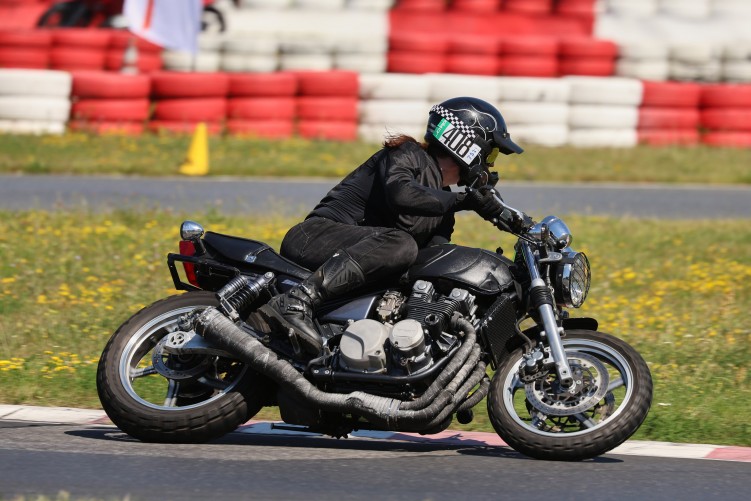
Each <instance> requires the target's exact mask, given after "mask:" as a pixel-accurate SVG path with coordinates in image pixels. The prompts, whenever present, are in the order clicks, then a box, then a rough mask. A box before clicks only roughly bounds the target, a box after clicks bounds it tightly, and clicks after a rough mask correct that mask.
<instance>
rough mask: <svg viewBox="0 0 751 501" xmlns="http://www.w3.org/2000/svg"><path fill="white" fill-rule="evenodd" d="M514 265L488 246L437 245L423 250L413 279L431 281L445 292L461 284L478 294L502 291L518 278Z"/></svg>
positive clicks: (412, 270)
mask: <svg viewBox="0 0 751 501" xmlns="http://www.w3.org/2000/svg"><path fill="white" fill-rule="evenodd" d="M512 265H513V262H512V261H510V260H509V259H507V258H505V257H503V256H501V255H499V254H496V253H495V252H489V251H486V250H484V249H476V248H473V247H462V246H460V245H452V244H445V245H436V246H433V247H426V248H425V249H421V250H420V252H419V254H418V255H417V261H415V264H414V265H412V267H411V268H410V269H409V279H410V281H414V280H429V281H431V282H433V283H434V284H435V285H436V286H437V287H438V289H439V290H441V292H443V293H447V292H448V291H450V290H451V289H453V288H454V287H459V288H462V289H468V290H469V291H470V292H473V293H476V294H482V295H486V294H498V293H499V292H501V291H503V290H505V289H507V288H508V287H509V286H511V284H512V283H513V281H514V279H513V277H512V276H511V272H510V271H509V266H512Z"/></svg>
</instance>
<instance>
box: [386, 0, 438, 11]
mask: <svg viewBox="0 0 751 501" xmlns="http://www.w3.org/2000/svg"><path fill="white" fill-rule="evenodd" d="M447 6H448V2H446V1H445V0H399V1H398V2H396V4H395V5H394V10H400V11H409V12H415V13H428V12H429V13H432V12H440V11H443V10H446V7H447Z"/></svg>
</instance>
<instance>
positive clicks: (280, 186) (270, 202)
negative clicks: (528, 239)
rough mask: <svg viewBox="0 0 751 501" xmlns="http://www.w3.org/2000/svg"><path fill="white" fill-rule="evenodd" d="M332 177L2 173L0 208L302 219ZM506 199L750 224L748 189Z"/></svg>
mask: <svg viewBox="0 0 751 501" xmlns="http://www.w3.org/2000/svg"><path fill="white" fill-rule="evenodd" d="M335 183H336V180H332V179H268V178H203V179H187V178H158V179H152V178H140V177H84V176H16V175H0V210H29V209H44V210H55V209H86V210H94V211H110V210H115V209H137V210H147V209H154V208H162V209H169V210H174V211H177V212H181V213H186V214H190V213H191V212H198V211H203V210H206V209H212V210H217V211H220V212H224V213H229V214H253V213H258V214H267V213H270V212H273V213H281V214H285V215H297V216H301V215H304V214H306V213H307V212H308V211H309V210H310V209H311V208H313V207H314V206H315V204H316V203H317V202H318V201H319V200H320V199H321V198H322V197H323V196H324V195H325V194H326V193H327V192H328V190H329V189H330V188H331V187H332V186H333V185H334V184H335ZM498 187H499V190H500V193H501V195H502V196H503V197H504V200H505V201H506V202H507V203H508V204H510V205H512V206H514V207H516V208H518V209H521V210H523V211H525V212H527V213H528V214H530V215H531V216H532V217H534V218H541V217H542V216H545V215H547V214H556V215H560V216H563V215H566V214H594V215H609V216H615V217H637V218H665V219H712V218H729V219H741V218H743V219H745V218H751V187H747V186H697V185H690V186H686V185H639V184H629V185H621V184H582V183H575V184H547V183H520V182H505V183H504V182H502V183H500V184H499V186H498Z"/></svg>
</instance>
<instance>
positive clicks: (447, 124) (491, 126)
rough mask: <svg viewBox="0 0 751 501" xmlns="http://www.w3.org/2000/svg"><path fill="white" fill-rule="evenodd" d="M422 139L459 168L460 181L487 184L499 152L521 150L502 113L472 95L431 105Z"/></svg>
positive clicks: (518, 151)
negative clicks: (452, 160) (441, 150)
mask: <svg viewBox="0 0 751 501" xmlns="http://www.w3.org/2000/svg"><path fill="white" fill-rule="evenodd" d="M425 140H426V141H427V142H428V143H429V144H435V145H438V146H439V147H441V149H443V150H444V151H446V152H447V153H449V155H450V156H451V157H452V158H453V159H454V160H455V161H456V163H457V165H459V167H460V168H461V175H460V184H466V185H470V186H471V185H473V184H477V182H478V181H480V183H481V184H487V180H488V176H489V173H488V167H490V166H492V165H493V162H495V159H496V157H497V156H498V153H499V152H500V153H503V154H504V155H510V154H511V153H521V152H523V151H524V150H523V149H522V148H521V147H520V146H519V145H518V144H516V143H514V142H513V141H512V140H511V135H510V134H509V133H508V131H507V130H506V122H505V121H504V120H503V116H501V113H500V112H499V111H498V110H497V109H496V108H495V107H494V106H493V105H492V104H490V103H488V102H485V101H483V100H482V99H477V98H475V97H455V98H452V99H449V100H447V101H444V102H442V103H441V104H437V105H435V106H433V107H432V108H431V109H430V114H429V115H428V129H427V131H426V132H425Z"/></svg>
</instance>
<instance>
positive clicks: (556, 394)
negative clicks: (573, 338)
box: [524, 352, 610, 416]
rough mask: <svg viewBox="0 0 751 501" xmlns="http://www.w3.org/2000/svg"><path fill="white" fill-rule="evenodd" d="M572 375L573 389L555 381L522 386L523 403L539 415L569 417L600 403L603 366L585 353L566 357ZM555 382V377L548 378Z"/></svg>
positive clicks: (604, 389) (605, 380) (605, 387)
mask: <svg viewBox="0 0 751 501" xmlns="http://www.w3.org/2000/svg"><path fill="white" fill-rule="evenodd" d="M567 356H568V363H569V365H570V366H571V370H572V372H573V374H574V386H572V387H571V388H564V387H561V386H560V385H559V384H558V381H557V379H552V380H551V379H549V378H546V379H541V380H537V381H532V382H530V383H527V384H525V385H524V389H525V393H526V396H527V401H528V402H529V403H530V404H532V406H533V407H534V408H535V409H537V410H539V411H540V412H542V413H543V414H547V415H551V416H571V415H574V414H579V413H582V412H584V411H586V410H588V409H590V408H592V407H594V406H595V405H597V403H598V402H599V401H600V400H602V398H603V397H604V396H605V394H606V393H607V392H608V384H610V376H609V375H608V370H607V368H606V367H605V365H604V364H603V363H602V362H600V361H599V360H598V359H597V358H596V357H593V356H592V355H588V354H586V353H579V352H569V353H567ZM551 377H553V378H557V377H556V376H555V375H551Z"/></svg>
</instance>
